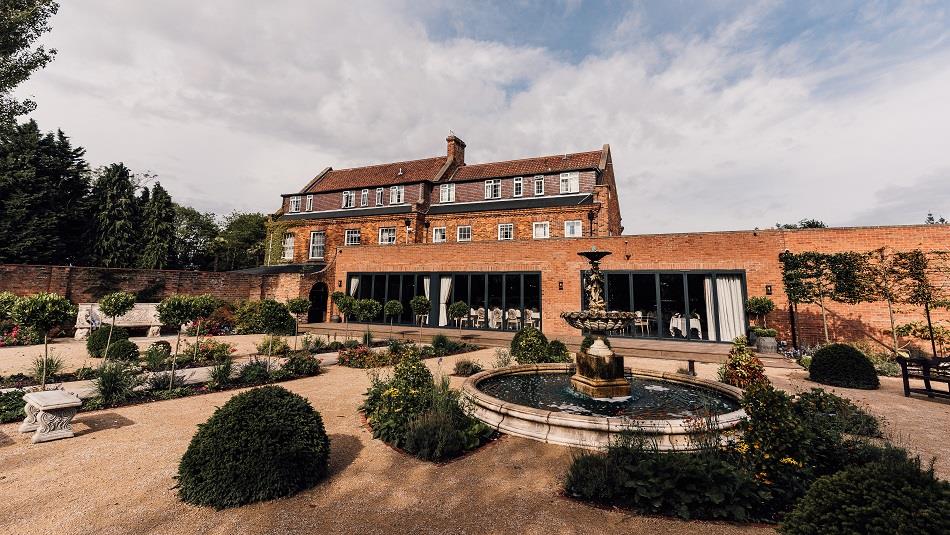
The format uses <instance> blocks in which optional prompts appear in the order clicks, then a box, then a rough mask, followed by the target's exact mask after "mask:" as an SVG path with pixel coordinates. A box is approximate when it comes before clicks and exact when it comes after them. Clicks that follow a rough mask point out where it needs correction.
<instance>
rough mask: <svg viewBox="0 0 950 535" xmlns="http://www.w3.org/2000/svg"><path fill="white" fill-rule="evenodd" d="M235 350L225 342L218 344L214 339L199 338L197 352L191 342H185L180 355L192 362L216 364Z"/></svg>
mask: <svg viewBox="0 0 950 535" xmlns="http://www.w3.org/2000/svg"><path fill="white" fill-rule="evenodd" d="M236 351H237V349H236V348H235V347H234V345H232V344H229V343H227V342H219V341H217V340H215V339H214V338H199V339H198V350H197V351H195V346H193V345H192V344H191V342H188V341H186V342H185V345H184V347H182V350H181V355H182V356H184V357H187V359H188V360H190V361H193V362H218V361H219V360H223V359H225V358H227V357H230V356H231V355H233V354H234V353H235V352H236Z"/></svg>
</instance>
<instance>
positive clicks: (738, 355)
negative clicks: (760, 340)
mask: <svg viewBox="0 0 950 535" xmlns="http://www.w3.org/2000/svg"><path fill="white" fill-rule="evenodd" d="M720 375H721V377H722V379H723V382H724V383H726V384H730V385H732V386H735V387H738V388H742V389H746V388H750V387H752V386H755V385H758V384H763V383H768V382H769V380H768V378H767V377H766V376H765V366H763V365H762V361H761V360H759V358H758V357H756V356H755V352H754V351H752V349H751V348H750V347H749V346H748V345H747V343H746V339H745V337H744V336H739V337H737V338H736V339H735V340H733V341H732V349H731V350H730V351H729V359H728V360H727V361H726V363H725V364H724V365H723V368H722V371H721V372H720Z"/></svg>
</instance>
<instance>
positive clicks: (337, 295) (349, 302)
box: [330, 292, 356, 339]
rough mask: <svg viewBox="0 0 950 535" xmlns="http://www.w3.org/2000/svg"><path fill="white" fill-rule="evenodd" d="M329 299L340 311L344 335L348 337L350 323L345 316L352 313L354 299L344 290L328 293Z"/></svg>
mask: <svg viewBox="0 0 950 535" xmlns="http://www.w3.org/2000/svg"><path fill="white" fill-rule="evenodd" d="M330 300H331V301H333V304H334V305H336V308H337V310H339V311H340V316H342V317H343V323H345V324H346V337H347V339H349V337H350V325H349V322H348V321H347V318H348V317H349V315H350V314H352V313H353V307H354V306H355V305H356V299H354V298H353V296H351V295H347V294H346V293H344V292H333V293H332V294H330Z"/></svg>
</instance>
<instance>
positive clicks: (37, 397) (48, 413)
mask: <svg viewBox="0 0 950 535" xmlns="http://www.w3.org/2000/svg"><path fill="white" fill-rule="evenodd" d="M23 401H25V402H26V406H25V407H23V411H24V412H25V413H26V418H24V419H23V423H22V424H20V432H21V433H29V432H31V431H33V432H34V433H33V439H32V442H33V443H34V444H36V443H37V442H48V441H50V440H58V439H60V438H70V437H72V436H73V425H72V421H73V416H76V411H77V410H79V406H80V405H82V401H81V400H80V399H79V398H78V397H77V396H74V395H73V394H70V393H69V392H66V391H65V390H47V391H45V392H30V393H29V394H24V396H23Z"/></svg>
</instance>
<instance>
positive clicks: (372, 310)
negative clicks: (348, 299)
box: [353, 299, 383, 340]
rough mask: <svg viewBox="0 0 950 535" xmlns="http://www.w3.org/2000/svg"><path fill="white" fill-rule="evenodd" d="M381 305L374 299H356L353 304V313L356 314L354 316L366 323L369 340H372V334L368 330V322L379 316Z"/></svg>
mask: <svg viewBox="0 0 950 535" xmlns="http://www.w3.org/2000/svg"><path fill="white" fill-rule="evenodd" d="M382 310H383V305H382V304H381V303H380V302H379V301H377V300H375V299H357V300H356V302H355V303H354V305H353V314H354V315H356V318H357V319H358V320H360V321H362V322H364V323H366V335H367V338H368V339H369V340H372V334H371V333H370V330H369V322H371V321H373V319H374V318H375V317H377V316H379V313H380V312H382Z"/></svg>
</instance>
